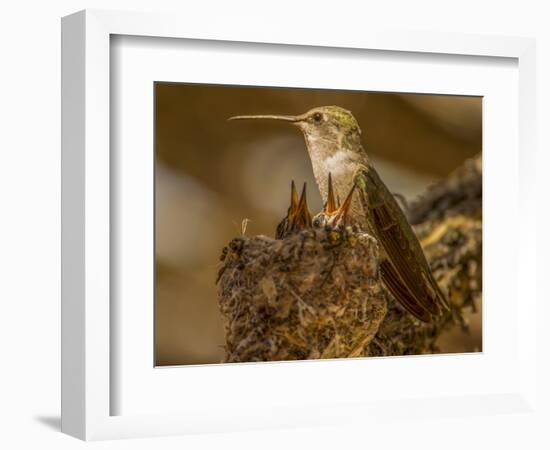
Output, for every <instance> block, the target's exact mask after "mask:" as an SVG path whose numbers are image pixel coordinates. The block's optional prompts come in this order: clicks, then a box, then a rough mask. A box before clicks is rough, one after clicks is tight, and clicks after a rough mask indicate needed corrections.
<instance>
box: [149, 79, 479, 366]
mask: <svg viewBox="0 0 550 450" xmlns="http://www.w3.org/2000/svg"><path fill="white" fill-rule="evenodd" d="M153 89H154V166H155V274H154V278H155V311H154V330H155V331H154V336H155V342H154V348H155V361H154V364H155V366H183V365H200V364H221V363H242V362H245V363H246V362H248V363H251V362H255V363H258V362H274V361H296V360H320V359H338V358H371V357H385V356H406V355H434V354H453V353H454V354H459V353H475V352H482V351H483V345H482V344H483V333H482V311H483V303H482V216H483V213H482V124H483V98H482V97H481V96H466V95H464V96H462V95H437V94H435V93H434V94H418V93H398V92H374V91H372V92H371V91H351V90H345V89H341V90H336V89H314V88H295V87H292V88H290V87H264V86H239V85H213V84H191V83H174V82H163V81H156V82H155V83H154V86H153Z"/></svg>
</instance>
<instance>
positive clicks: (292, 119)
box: [227, 114, 302, 123]
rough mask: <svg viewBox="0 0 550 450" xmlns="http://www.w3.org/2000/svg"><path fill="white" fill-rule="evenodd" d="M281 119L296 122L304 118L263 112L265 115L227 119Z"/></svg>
mask: <svg viewBox="0 0 550 450" xmlns="http://www.w3.org/2000/svg"><path fill="white" fill-rule="evenodd" d="M249 119H250V120H253V119H254V120H255V119H260V120H279V121H282V122H291V123H296V122H300V121H301V120H302V119H301V117H300V116H278V115H272V114H263V115H256V116H233V117H230V118H229V119H227V120H249Z"/></svg>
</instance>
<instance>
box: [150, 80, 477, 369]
mask: <svg viewBox="0 0 550 450" xmlns="http://www.w3.org/2000/svg"><path fill="white" fill-rule="evenodd" d="M322 105H338V106H341V107H344V108H346V109H349V110H351V111H352V112H353V114H354V115H355V117H356V118H357V120H358V121H359V124H360V126H361V129H362V131H363V135H362V136H363V144H364V145H365V148H366V150H367V151H368V152H369V154H370V155H371V158H372V161H373V163H374V165H375V166H376V168H377V169H378V171H379V173H380V174H381V176H382V178H383V179H384V181H385V182H386V184H387V185H388V186H389V187H390V189H391V190H392V191H393V192H398V193H400V194H402V195H404V196H405V197H406V198H407V199H413V198H414V197H415V196H417V195H418V194H419V193H421V192H422V191H423V190H424V189H425V188H426V187H427V186H428V185H429V184H431V183H433V182H435V181H437V180H439V179H441V178H443V177H445V176H446V175H447V174H448V173H449V172H451V171H452V170H453V169H454V168H456V167H457V166H459V165H460V164H461V163H462V162H463V161H464V160H465V159H466V158H468V157H470V156H473V155H474V154H476V153H479V152H480V151H481V132H482V120H481V118H482V104H481V98H480V97H461V96H440V95H416V94H394V93H368V92H351V91H335V90H315V89H287V88H260V87H241V86H217V85H216V86H212V85H189V84H172V83H156V84H155V132H156V134H155V147H156V148H155V152H156V263H157V274H156V275H157V278H156V282H157V283H156V302H155V309H156V311H155V339H156V342H155V347H156V364H157V365H178V364H204V363H217V362H219V361H220V359H221V358H222V355H223V349H222V346H223V324H222V322H221V318H220V314H219V312H218V306H217V297H216V285H215V279H216V273H217V269H218V264H219V256H220V253H221V250H222V248H223V247H224V246H225V245H226V244H227V243H228V242H229V241H230V240H231V239H232V238H233V237H235V236H237V235H239V234H241V223H242V221H243V219H245V218H248V219H249V220H250V222H249V224H248V227H247V229H246V234H247V235H256V234H265V235H268V236H273V234H274V231H275V227H276V225H277V223H278V222H279V221H280V220H281V218H282V217H283V216H284V215H285V213H286V209H287V207H288V202H289V189H290V180H291V179H294V180H296V182H297V183H298V185H301V183H302V182H303V181H307V182H308V186H309V187H310V189H309V192H308V193H309V195H308V200H309V204H310V208H311V209H312V211H315V212H317V211H319V210H320V207H321V200H320V196H319V193H318V192H317V189H316V187H315V183H314V179H313V173H312V169H311V165H310V162H309V158H308V156H307V152H306V149H305V144H304V141H303V137H302V136H301V133H300V132H299V130H297V129H296V128H294V127H292V126H289V125H288V124H281V123H269V122H260V121H258V122H228V121H227V118H228V117H230V116H233V115H238V114H264V113H273V114H299V113H303V112H305V111H307V110H309V109H311V108H313V107H316V106H322ZM470 320H471V323H472V327H471V332H470V334H469V335H466V336H465V335H464V334H462V333H460V332H458V331H457V332H451V333H448V334H447V335H446V336H443V337H442V338H441V340H440V347H441V349H442V350H443V351H459V352H463V351H472V350H475V349H479V348H480V347H481V326H480V318H479V317H475V316H474V317H471V318H470Z"/></svg>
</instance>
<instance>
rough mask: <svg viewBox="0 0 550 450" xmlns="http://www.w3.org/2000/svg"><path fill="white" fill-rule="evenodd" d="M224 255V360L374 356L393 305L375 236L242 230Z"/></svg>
mask: <svg viewBox="0 0 550 450" xmlns="http://www.w3.org/2000/svg"><path fill="white" fill-rule="evenodd" d="M221 259H222V267H221V269H220V272H219V275H218V292H219V297H218V298H219V306H220V311H221V313H222V316H223V318H224V322H225V353H226V356H225V360H224V362H245V361H281V360H303V359H320V358H338V357H362V356H368V354H369V350H368V348H369V344H370V342H371V341H372V339H373V337H374V336H375V335H376V333H377V331H378V328H379V326H380V323H381V322H382V320H383V319H384V316H385V314H386V310H387V306H386V299H385V294H384V291H383V289H382V287H381V283H380V278H379V273H378V261H379V250H378V244H377V242H376V240H375V239H374V238H373V237H371V236H370V235H368V234H364V233H356V232H353V231H351V230H349V229H348V230H345V231H325V230H313V229H308V230H304V231H302V232H300V233H298V234H295V235H292V236H290V237H287V238H286V239H283V240H275V239H271V238H268V237H265V236H256V237H251V238H248V237H238V238H235V239H233V240H232V241H231V242H230V244H229V245H228V246H227V247H225V248H224V250H223V253H222V258H221Z"/></svg>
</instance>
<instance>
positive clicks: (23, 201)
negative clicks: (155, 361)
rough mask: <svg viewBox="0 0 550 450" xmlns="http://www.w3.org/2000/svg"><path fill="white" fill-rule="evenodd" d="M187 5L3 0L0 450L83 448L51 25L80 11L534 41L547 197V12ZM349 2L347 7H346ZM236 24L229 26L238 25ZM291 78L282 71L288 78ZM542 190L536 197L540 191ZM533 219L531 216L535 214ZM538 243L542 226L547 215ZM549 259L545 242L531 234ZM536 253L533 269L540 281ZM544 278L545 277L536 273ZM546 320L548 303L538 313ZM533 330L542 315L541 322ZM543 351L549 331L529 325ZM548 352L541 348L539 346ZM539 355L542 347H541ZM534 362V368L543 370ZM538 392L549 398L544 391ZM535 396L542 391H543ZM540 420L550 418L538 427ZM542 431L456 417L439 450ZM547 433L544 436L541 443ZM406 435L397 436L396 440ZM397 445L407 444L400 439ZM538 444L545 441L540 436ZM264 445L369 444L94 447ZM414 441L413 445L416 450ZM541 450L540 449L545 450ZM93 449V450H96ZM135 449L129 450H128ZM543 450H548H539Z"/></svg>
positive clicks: (266, 437)
mask: <svg viewBox="0 0 550 450" xmlns="http://www.w3.org/2000/svg"><path fill="white" fill-rule="evenodd" d="M214 3H215V2H213V1H207V0H195V1H192V2H189V1H184V0H180V1H171V2H170V1H160V0H157V1H152V0H150V1H130V0H126V1H123V0H119V1H99V0H88V1H87V2H83V1H80V0H77V1H68V0H65V1H61V0H58V1H42V2H40V1H30V0H27V1H25V0H21V1H18V2H15V1H13V0H12V1H11V2H9V3H7V2H4V3H3V5H2V7H1V8H0V34H1V38H0V49H1V51H0V58H1V61H2V64H1V66H0V80H1V83H0V86H1V90H0V119H1V120H0V124H1V126H0V158H1V161H0V192H1V204H2V213H3V214H2V216H1V218H0V265H1V270H0V274H1V275H0V301H1V305H2V306H3V310H2V311H1V313H0V342H1V343H2V345H1V347H0V348H1V349H2V350H1V352H2V353H1V355H2V358H1V361H2V362H1V364H2V370H1V371H0V380H1V381H0V403H1V405H2V406H1V408H0V416H1V419H0V423H2V427H0V429H1V430H2V431H0V447H2V448H6V449H8V448H23V447H26V448H34V447H36V446H41V447H45V448H49V447H52V448H73V447H80V446H82V445H84V444H83V443H81V442H79V441H76V440H74V439H72V438H69V437H67V436H64V435H61V434H60V433H59V432H58V428H59V395H60V394H59V393H60V389H59V354H60V352H59V343H60V335H59V328H60V323H59V316H60V289H59V286H60V281H59V277H60V270H59V265H60V260H59V235H60V234H59V226H60V220H59V214H60V208H59V203H60V197H59V196H60V181H59V179H60V172H59V167H60V159H59V158H60V149H59V147H60V17H61V16H63V15H66V14H69V13H71V12H74V11H76V10H79V9H83V8H90V7H93V8H111V9H132V10H144V11H148V10H172V9H180V10H182V11H184V12H185V13H187V14H194V15H196V16H197V20H200V19H199V18H201V17H202V18H203V19H202V20H205V21H206V22H207V21H208V17H209V15H211V14H227V15H228V17H227V20H235V22H236V24H237V19H234V18H231V17H230V16H236V17H241V18H243V17H244V16H246V15H250V16H252V15H257V17H259V19H252V18H250V19H248V18H244V19H241V20H266V21H267V20H270V21H276V22H279V23H281V26H284V27H288V26H299V24H300V22H301V21H303V20H318V21H319V22H320V24H321V26H325V27H326V28H327V33H333V32H337V29H338V26H353V27H365V28H368V27H369V26H370V24H372V23H376V24H378V26H380V24H381V23H385V24H386V25H387V27H388V28H391V29H393V28H395V29H408V30H424V31H460V32H472V33H481V34H484V33H489V34H502V35H521V36H535V37H537V38H538V42H537V45H538V49H537V50H538V62H537V63H538V94H537V97H538V140H539V147H538V148H539V158H540V159H539V163H538V170H539V174H540V176H539V178H540V179H541V180H539V181H540V185H539V188H538V191H539V196H540V199H539V200H540V202H539V204H540V205H541V208H543V207H544V208H547V205H548V203H549V202H548V194H549V193H550V189H548V187H549V183H548V178H549V177H548V176H545V175H544V174H545V171H546V170H550V164H549V162H550V161H549V159H550V158H549V156H548V154H549V153H550V150H549V149H550V142H549V134H548V131H547V128H548V124H549V123H550V83H549V82H548V80H550V31H549V30H550V27H549V26H548V23H549V19H550V14H548V13H547V12H546V11H545V9H544V4H545V2H544V1H540V2H537V1H528V0H523V1H513V2H503V1H498V0H491V1H483V2H482V1H480V0H474V1H471V0H461V1H456V2H443V1H441V0H439V1H421V0H415V1H406V0H403V1H380V0H377V1H368V2H367V1H362V2H351V1H349V2H348V1H344V0H339V1H336V2H335V1H322V0H316V1H308V2H306V1H303V0H302V1H292V2H286V1H283V0H277V1H276V2H270V3H264V2H258V1H255V2H250V3H248V5H247V4H246V3H245V2H244V1H238V0H233V1H229V2H219V4H216V5H214ZM353 3H356V4H353ZM236 26H237V25H236ZM289 70H291V69H289ZM545 193H546V194H545ZM542 215H543V214H542V213H541V216H542ZM543 220H544V222H543V223H541V224H540V226H539V230H540V232H539V235H542V234H543V233H545V230H548V229H550V227H549V226H548V225H549V223H548V211H547V209H546V211H545V214H544V217H543ZM539 239H540V247H541V248H542V246H543V241H544V244H546V245H545V246H544V248H545V249H546V250H548V249H549V248H548V245H547V244H548V238H547V237H546V238H543V237H542V236H540V237H539ZM543 253H544V252H543V251H542V250H541V251H540V253H539V265H538V270H539V274H540V275H541V279H546V278H547V276H548V275H547V273H546V272H547V270H546V269H547V268H548V264H546V267H544V266H543V263H544V259H546V258H544V259H543V257H542V256H541V255H542V254H543ZM543 271H544V273H543ZM541 308H544V309H545V311H546V312H548V309H549V308H548V305H547V304H542V305H541ZM539 316H540V317H541V324H542V323H543V320H542V319H543V318H544V317H549V316H550V315H548V314H544V313H543V312H542V310H541V313H540V314H539ZM539 328H540V329H539V333H540V336H541V339H544V342H546V343H549V339H548V337H549V333H548V331H547V329H544V328H542V327H539ZM545 347H546V346H545ZM539 351H540V354H541V356H542V354H543V353H545V354H546V355H547V354H548V351H547V347H546V348H541V349H539ZM540 359H541V367H542V369H543V370H544V372H542V375H543V376H545V378H546V379H549V378H550V377H549V373H548V372H549V371H548V362H545V363H544V362H543V361H542V357H541V358H540ZM542 364H544V366H542ZM542 389H543V391H541V392H542V393H543V394H544V395H546V404H547V405H548V404H550V401H549V400H548V398H549V397H548V388H544V387H543V388H542ZM544 389H546V390H545V391H544ZM547 422H548V423H550V421H547ZM542 426H543V424H541V423H535V422H531V421H530V420H529V417H528V416H522V417H517V418H514V417H512V416H499V417H496V418H489V417H484V418H479V419H478V420H468V419H457V427H458V428H457V429H458V431H457V433H456V435H455V436H451V437H449V441H448V442H446V443H445V444H443V445H442V447H443V446H444V448H446V449H448V448H468V446H474V447H475V448H482V446H484V445H486V446H489V445H490V446H491V447H495V448H496V447H497V446H499V447H500V448H517V447H519V446H520V445H522V444H523V446H524V447H525V448H539V446H540V448H543V446H544V445H545V444H543V443H542V441H540V440H539V441H538V442H537V441H536V440H535V439H536V433H535V429H537V428H538V429H539V430H540V429H541V428H542ZM433 427H437V423H436V422H434V423H430V424H420V423H411V424H408V423H404V424H403V428H402V429H400V430H393V431H392V430H390V429H389V430H388V445H389V446H391V444H392V443H396V442H398V441H399V442H409V444H410V448H416V446H417V445H418V446H421V443H422V442H423V439H422V436H423V433H430V429H433ZM546 436H547V435H546ZM405 438H406V439H405ZM403 439H405V441H403ZM545 439H548V437H546V438H545ZM222 443H223V445H224V446H225V447H229V448H231V447H234V446H235V447H239V448H255V447H257V446H258V445H261V446H262V448H263V447H267V448H280V447H282V446H290V448H298V446H302V447H304V448H309V447H313V446H315V447H320V448H342V447H344V446H350V447H351V446H353V447H359V446H362V447H363V446H364V447H367V446H368V435H364V434H363V433H362V431H361V430H358V429H344V428H339V427H335V428H332V429H323V430H287V431H281V432H277V433H275V432H270V433H267V432H265V433H261V432H255V433H249V434H246V435H244V434H232V435H226V436H224V435H215V436H195V437H183V438H170V439H161V440H156V441H154V442H152V441H150V440H142V441H139V442H132V443H129V442H122V441H121V442H114V443H113V442H111V443H110V442H103V443H99V444H94V445H96V446H99V447H101V448H111V447H114V448H121V447H123V446H128V445H132V446H134V445H135V446H136V447H138V448H149V447H150V446H153V445H154V446H155V447H157V446H158V447H161V448H164V447H174V448H183V447H184V446H188V448H218V447H220V446H221V445H222ZM415 444H416V445H415ZM546 445H548V442H546ZM96 448H97V447H96ZM132 448H133V447H132ZM546 448H548V447H546Z"/></svg>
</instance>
